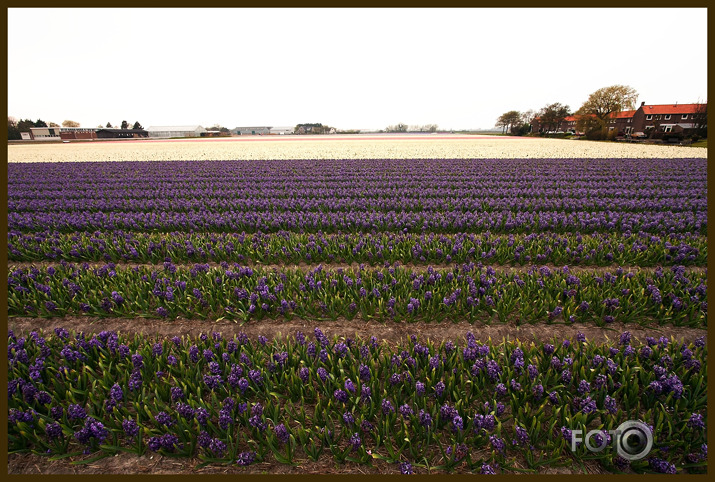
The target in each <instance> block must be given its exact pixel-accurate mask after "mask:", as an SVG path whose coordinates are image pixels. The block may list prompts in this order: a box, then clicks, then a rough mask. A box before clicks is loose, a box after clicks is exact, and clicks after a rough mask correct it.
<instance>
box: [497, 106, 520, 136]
mask: <svg viewBox="0 0 715 482" xmlns="http://www.w3.org/2000/svg"><path fill="white" fill-rule="evenodd" d="M520 119H521V113H520V112H519V111H518V110H510V111H509V112H505V113H503V114H502V115H500V116H499V118H498V119H497V123H496V126H497V127H501V128H502V134H504V133H506V132H509V131H511V128H512V126H514V125H516V124H518V123H519V121H520Z"/></svg>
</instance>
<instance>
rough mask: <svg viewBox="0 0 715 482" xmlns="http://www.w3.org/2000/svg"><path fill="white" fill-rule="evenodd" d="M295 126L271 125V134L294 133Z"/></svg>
mask: <svg viewBox="0 0 715 482" xmlns="http://www.w3.org/2000/svg"><path fill="white" fill-rule="evenodd" d="M293 130H294V128H293V127H271V131H270V134H277V135H288V134H293Z"/></svg>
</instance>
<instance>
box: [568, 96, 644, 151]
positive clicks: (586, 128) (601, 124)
mask: <svg viewBox="0 0 715 482" xmlns="http://www.w3.org/2000/svg"><path fill="white" fill-rule="evenodd" d="M637 99H638V92H636V90H635V89H634V88H633V87H629V86H627V85H611V86H609V87H603V88H601V89H598V90H597V91H595V92H594V93H592V94H591V95H589V96H588V99H587V100H586V102H584V103H583V105H582V106H581V107H580V108H579V110H577V111H576V114H578V115H579V116H581V117H580V118H579V121H577V123H576V127H577V129H578V130H580V131H581V132H585V133H586V135H587V136H589V137H590V138H599V137H600V138H605V136H606V135H607V133H608V126H607V123H608V117H609V116H610V115H611V114H613V113H616V112H622V111H624V110H629V109H633V108H634V107H635V103H636V100H637ZM594 117H595V119H596V121H595V122H594V120H593V118H594Z"/></svg>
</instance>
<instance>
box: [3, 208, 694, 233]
mask: <svg viewBox="0 0 715 482" xmlns="http://www.w3.org/2000/svg"><path fill="white" fill-rule="evenodd" d="M8 229H9V230H15V231H44V230H46V229H51V230H58V231H63V232H73V231H95V230H100V231H113V230H128V231H150V232H151V231H157V232H169V231H193V230H197V231H211V232H240V231H248V232H255V231H263V232H276V231H282V230H288V231H308V232H317V231H325V232H337V231H340V232H365V231H403V232H424V231H430V232H436V233H458V232H464V231H468V232H482V231H493V232H503V233H532V232H535V231H544V230H549V231H554V232H557V233H571V232H577V231H578V232H582V233H594V232H602V231H617V232H621V233H624V234H625V233H632V232H634V231H635V232H638V231H645V232H649V233H654V234H661V235H664V234H666V233H685V232H694V233H701V234H705V233H706V231H707V211H705V210H703V211H684V212H673V211H649V212H639V213H629V212H615V211H602V212H590V211H578V212H572V213H566V212H562V211H533V212H518V213H514V212H512V211H506V210H505V211H495V212H486V211H474V212H461V211H447V212H428V211H421V212H404V211H403V212H397V211H388V212H381V211H380V212H365V211H344V212H301V211H298V212H274V211H253V212H236V211H226V212H219V211H196V212H190V213H187V212H177V211H159V212H153V211H149V212H120V211H117V212H93V211H75V212H67V211H57V212H52V211H41V212H13V211H10V212H9V213H8Z"/></svg>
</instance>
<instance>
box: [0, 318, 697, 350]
mask: <svg viewBox="0 0 715 482" xmlns="http://www.w3.org/2000/svg"><path fill="white" fill-rule="evenodd" d="M60 327H61V328H65V329H67V330H74V331H83V332H85V333H88V334H89V333H99V332H101V331H104V330H107V331H116V332H119V333H123V334H129V335H131V334H134V333H141V334H145V335H149V336H160V337H171V336H176V335H178V336H180V335H190V336H192V337H197V336H199V335H200V334H201V333H207V334H208V333H212V332H220V333H221V334H223V336H224V337H233V335H234V334H238V333H239V332H244V333H246V334H247V335H248V336H249V337H251V338H253V339H255V338H257V337H258V336H259V335H263V336H265V337H266V338H268V339H273V338H276V337H286V336H289V335H295V333H296V331H298V330H300V331H302V332H303V333H305V334H306V335H311V334H312V332H313V329H314V328H316V327H319V328H320V329H321V330H322V331H323V332H324V333H325V334H326V335H327V336H328V337H332V336H333V335H337V336H338V337H352V338H361V339H363V340H366V339H369V338H370V337H371V336H375V337H376V338H377V339H378V340H385V341H387V342H388V343H390V344H392V345H394V344H397V343H399V342H401V341H404V340H407V339H408V338H409V336H410V335H413V334H414V335H417V336H418V337H419V338H420V339H430V340H432V341H435V342H440V341H442V340H454V341H458V340H459V339H460V338H462V337H464V335H466V333H467V332H469V331H471V332H472V333H473V334H474V336H475V338H476V339H477V340H481V341H487V340H488V339H490V338H491V339H492V341H494V342H500V341H501V340H502V339H510V340H515V339H519V340H523V341H531V340H538V341H542V342H543V341H552V340H553V339H554V338H556V339H559V340H560V339H563V338H572V339H574V338H575V337H576V334H577V333H578V332H579V331H580V332H581V333H583V334H584V335H586V338H587V339H588V340H592V341H596V342H605V341H607V340H614V339H616V338H618V336H619V335H620V334H621V333H622V332H623V331H629V332H630V333H631V335H632V336H633V337H634V338H635V339H636V340H641V341H645V337H646V336H652V337H655V338H659V337H661V336H667V337H670V336H673V337H675V338H676V339H677V340H683V341H685V342H691V341H693V340H695V339H696V338H698V337H701V336H706V335H707V329H706V328H689V327H676V326H671V325H667V326H662V327H659V326H647V327H643V326H641V325H638V324H634V323H629V324H624V323H618V322H616V323H613V324H611V325H609V326H608V327H607V328H601V327H598V326H596V325H593V324H579V325H563V324H547V323H537V324H534V325H530V324H525V325H517V324H516V323H514V322H509V323H499V322H495V323H492V324H485V323H481V322H474V323H469V322H468V321H465V320H459V321H454V322H441V323H422V322H417V323H398V322H389V321H388V322H382V321H374V320H369V321H365V320H361V319H353V320H347V319H344V318H342V319H337V320H335V321H309V320H301V319H293V320H290V321H288V320H267V319H266V320H260V321H250V322H248V323H236V322H233V321H227V320H222V321H205V320H186V319H177V320H174V321H165V320H159V319H148V318H95V317H62V318H59V317H57V318H20V317H18V318H9V319H8V328H9V329H11V330H13V331H14V332H15V333H29V332H30V331H33V330H43V331H44V332H45V333H48V332H51V331H53V330H54V329H55V328H60Z"/></svg>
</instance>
